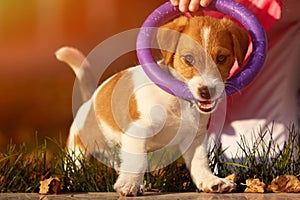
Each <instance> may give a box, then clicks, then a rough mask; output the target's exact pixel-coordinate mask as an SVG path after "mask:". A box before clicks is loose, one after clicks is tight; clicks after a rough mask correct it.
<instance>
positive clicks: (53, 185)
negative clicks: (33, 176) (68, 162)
mask: <svg viewBox="0 0 300 200" xmlns="http://www.w3.org/2000/svg"><path fill="white" fill-rule="evenodd" d="M60 190H61V185H60V180H59V178H48V179H46V180H44V181H40V191H39V194H58V193H59V192H60Z"/></svg>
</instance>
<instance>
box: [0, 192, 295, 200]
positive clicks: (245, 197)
mask: <svg viewBox="0 0 300 200" xmlns="http://www.w3.org/2000/svg"><path fill="white" fill-rule="evenodd" d="M4 199H8V200H13V199H20V200H27V199H37V200H65V199H66V200H68V199H70V200H72V199H74V200H76V199H87V200H91V199H97V200H99V199H100V200H101V199H107V200H115V199H126V200H131V199H137V200H141V199H149V200H150V199H159V200H229V199H230V200H232V199H233V200H300V193H296V194H291V193H289V194H285V193H280V194H274V193H266V194H257V193H255V194H254V193H251V194H249V193H248V194H247V193H230V194H207V193H146V194H145V195H144V196H140V197H119V196H118V195H117V194H116V193H97V192H91V193H78V194H77V193H75V194H59V195H38V194H34V193H0V200H4Z"/></svg>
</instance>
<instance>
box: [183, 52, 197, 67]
mask: <svg viewBox="0 0 300 200" xmlns="http://www.w3.org/2000/svg"><path fill="white" fill-rule="evenodd" d="M183 60H184V62H185V63H186V64H187V65H190V66H193V65H194V64H195V58H194V56H192V55H191V54H187V55H185V56H183Z"/></svg>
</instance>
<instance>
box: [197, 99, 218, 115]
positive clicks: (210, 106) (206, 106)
mask: <svg viewBox="0 0 300 200" xmlns="http://www.w3.org/2000/svg"><path fill="white" fill-rule="evenodd" d="M196 104H197V106H198V108H199V110H200V111H202V112H205V113H208V112H211V111H213V110H214V109H215V108H216V106H217V100H213V101H199V100H197V101H196Z"/></svg>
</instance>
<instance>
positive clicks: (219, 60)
mask: <svg viewBox="0 0 300 200" xmlns="http://www.w3.org/2000/svg"><path fill="white" fill-rule="evenodd" d="M226 59H227V57H226V56H224V55H219V56H218V57H217V64H222V63H224V62H225V61H226Z"/></svg>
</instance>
